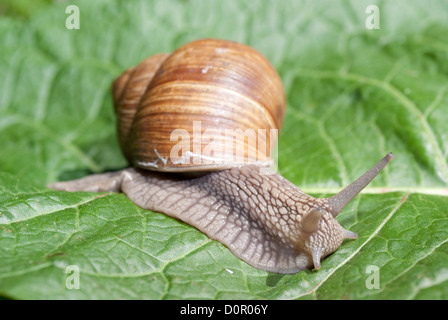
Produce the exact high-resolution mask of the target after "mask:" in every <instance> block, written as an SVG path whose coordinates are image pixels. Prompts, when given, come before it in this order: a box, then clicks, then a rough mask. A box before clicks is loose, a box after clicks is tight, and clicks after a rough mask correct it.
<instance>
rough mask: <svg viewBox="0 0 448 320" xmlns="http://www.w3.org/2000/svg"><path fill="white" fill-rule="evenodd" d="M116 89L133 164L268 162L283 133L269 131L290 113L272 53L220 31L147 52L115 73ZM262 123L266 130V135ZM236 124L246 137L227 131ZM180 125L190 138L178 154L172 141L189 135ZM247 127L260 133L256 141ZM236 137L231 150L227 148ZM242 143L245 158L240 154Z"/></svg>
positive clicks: (184, 166) (186, 166)
mask: <svg viewBox="0 0 448 320" xmlns="http://www.w3.org/2000/svg"><path fill="white" fill-rule="evenodd" d="M113 96H114V104H115V111H116V113H117V118H118V134H119V141H120V146H121V148H122V150H123V153H124V155H125V156H126V158H127V159H128V161H129V162H130V163H131V164H133V165H134V166H137V167H142V168H145V169H150V170H158V171H202V170H205V171H209V170H221V169H225V168H230V167H235V166H240V165H246V164H251V163H256V164H261V165H269V164H270V163H271V160H270V158H269V156H270V153H271V150H272V148H273V146H274V145H275V143H276V138H277V136H273V135H270V134H269V133H271V132H276V131H275V130H279V129H280V128H281V125H282V123H283V118H284V113H285V94H284V90H283V85H282V82H281V79H280V77H279V75H278V74H277V72H276V71H275V69H274V68H273V67H272V65H271V64H270V63H269V61H268V60H267V59H266V58H265V57H264V56H262V55H261V54H260V53H259V52H257V51H256V50H254V49H252V48H250V47H249V46H246V45H244V44H239V43H235V42H231V41H225V40H217V39H203V40H197V41H193V42H190V43H188V44H186V45H184V46H182V47H180V48H178V49H177V50H175V51H174V52H173V53H172V54H159V55H155V56H152V57H150V58H148V59H146V60H144V61H143V62H142V63H140V64H139V65H138V66H136V67H135V68H131V69H129V70H127V71H125V72H124V73H123V74H122V75H121V76H120V77H118V78H117V79H116V80H115V82H114V84H113ZM198 124H199V127H198ZM248 129H249V130H253V131H251V132H249V131H248ZM260 129H261V130H266V131H265V132H266V134H265V135H259V134H258V133H259V132H260V131H259V130H260ZM175 130H176V131H175ZM226 130H230V131H226ZM238 130H239V131H238ZM237 131H238V132H239V133H240V134H241V136H242V139H233V138H231V139H230V138H229V136H226V135H224V133H227V132H232V134H235V132H237ZM174 132H182V134H186V135H185V136H186V137H188V139H189V140H187V139H185V141H186V144H182V147H183V149H182V155H181V156H180V157H179V158H177V161H174V160H173V157H172V155H173V153H172V151H173V147H175V146H179V144H180V142H179V141H181V142H182V143H184V140H183V137H184V136H178V135H175V136H174V138H173V133H174ZM247 132H249V133H255V134H256V136H255V139H256V143H255V144H254V143H250V141H249V140H250V138H249V137H248V136H245V134H246V133H247ZM196 134H198V135H199V136H200V138H199V142H197V141H198V140H197V139H196ZM277 135H278V132H277ZM217 137H218V139H222V140H220V141H218V144H217ZM272 137H274V138H272ZM194 139H196V140H195V141H196V142H195V141H193V140H194ZM211 143H215V146H216V145H218V147H215V148H213V144H211ZM229 143H230V144H231V146H232V147H231V148H230V149H231V153H230V154H229V152H228V149H226V150H223V146H229ZM211 145H212V148H211V149H212V150H210V146H211ZM196 146H199V147H196ZM259 146H264V147H265V149H263V148H261V147H260V148H259ZM207 148H209V149H207ZM185 150H188V152H184V151H185ZM238 150H240V151H238ZM241 150H242V154H243V156H244V157H243V162H238V161H235V159H236V153H238V152H240V153H241ZM260 150H263V151H265V152H261V151H260ZM184 153H185V154H184ZM177 154H179V155H180V154H181V152H178V153H177ZM177 154H176V155H177Z"/></svg>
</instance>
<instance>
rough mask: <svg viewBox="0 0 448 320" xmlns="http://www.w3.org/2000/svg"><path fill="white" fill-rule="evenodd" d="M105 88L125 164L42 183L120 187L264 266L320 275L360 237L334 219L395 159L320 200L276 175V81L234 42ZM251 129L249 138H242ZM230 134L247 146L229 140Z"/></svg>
mask: <svg viewBox="0 0 448 320" xmlns="http://www.w3.org/2000/svg"><path fill="white" fill-rule="evenodd" d="M112 91H113V100H114V106H115V112H116V114H117V119H118V121H117V132H118V140H119V144H120V146H121V149H122V152H123V154H124V156H125V157H126V159H127V160H128V161H129V163H130V164H131V167H130V168H127V169H123V170H120V171H116V172H107V173H100V174H94V175H90V176H87V177H84V178H81V179H78V180H72V181H66V182H56V183H53V184H51V185H49V187H50V188H53V189H58V190H66V191H92V192H107V191H112V192H123V193H125V194H126V195H127V196H128V198H129V199H130V200H131V201H133V202H134V203H135V204H136V205H138V206H139V207H141V208H144V209H150V210H153V211H156V212H162V213H164V214H166V215H169V216H171V217H174V218H177V219H179V220H182V221H184V222H186V223H188V224H190V225H192V226H194V227H196V228H197V229H199V230H200V231H202V232H203V233H205V234H207V235H208V236H209V237H210V238H212V239H215V240H217V241H219V242H221V243H223V244H224V245H225V246H227V247H228V248H229V249H230V251H231V252H232V253H233V254H234V255H236V256H237V257H239V258H240V259H242V260H244V261H245V262H247V263H248V264H250V265H252V266H253V267H255V268H258V269H261V270H265V271H270V272H275V273H296V272H298V271H301V270H304V269H310V268H313V267H314V268H315V269H319V268H320V263H321V260H322V259H323V258H325V257H326V256H328V255H329V254H331V253H333V252H334V251H336V250H337V249H338V248H339V246H340V245H341V244H342V241H343V240H344V239H356V238H357V234H356V233H354V232H351V231H348V230H345V229H343V228H342V227H341V226H340V224H339V223H338V222H337V220H336V216H337V215H338V214H339V213H340V212H341V211H342V209H343V208H344V207H345V206H346V205H347V204H348V203H349V202H350V201H351V200H352V199H353V198H354V197H355V196H356V195H357V194H358V193H359V192H360V191H361V190H362V189H364V188H365V187H366V186H367V185H368V184H369V183H370V181H372V180H373V179H374V178H375V177H376V176H377V175H378V173H379V172H380V171H381V170H382V169H383V168H384V167H385V166H386V164H387V163H388V162H389V161H390V160H392V159H393V155H392V153H389V154H387V155H386V156H385V157H384V158H383V159H381V160H380V161H379V162H378V163H376V164H375V165H374V166H373V167H372V168H371V169H370V170H368V171H367V172H366V173H365V174H363V175H362V176H361V177H360V178H358V179H357V180H356V181H354V182H353V183H352V184H350V185H349V186H348V187H346V188H345V189H343V190H342V191H341V192H339V193H338V194H336V195H334V196H332V197H330V198H325V199H324V198H314V197H312V196H309V195H307V194H305V193H304V192H302V191H301V190H300V189H299V188H298V187H296V186H295V185H294V184H293V183H291V182H289V181H288V180H287V179H285V178H284V177H282V176H280V175H279V174H277V173H276V172H274V171H273V170H271V169H270V168H269V166H270V165H271V164H272V160H271V158H270V154H271V151H272V150H273V149H272V148H273V147H272V146H273V145H275V143H276V138H277V135H278V134H277V135H276V134H272V135H271V134H267V133H268V132H274V133H276V132H277V131H278V130H279V129H280V127H281V125H282V123H283V118H284V114H285V105H286V103H285V94H284V90H283V86H282V82H281V79H280V77H279V75H278V74H277V72H276V70H275V69H274V67H273V66H272V65H271V64H270V63H269V61H268V60H267V59H266V58H265V57H264V56H262V55H261V54H260V53H259V52H257V51H256V50H255V49H253V48H251V47H249V46H247V45H244V44H240V43H236V42H231V41H226V40H217V39H202V40H196V41H193V42H190V43H187V44H185V45H183V46H181V47H179V48H178V49H177V50H175V51H174V52H173V53H172V54H156V55H154V56H151V57H149V58H147V59H146V60H144V61H143V62H141V63H140V64H139V65H138V66H136V67H135V68H131V69H129V70H126V71H125V72H124V73H123V74H122V75H121V76H119V77H118V78H117V79H116V80H115V81H114V82H113V85H112ZM252 129H253V130H257V131H255V132H256V133H257V132H258V134H255V136H256V138H257V139H256V143H253V139H251V137H252V136H253V135H252V136H250V135H249V134H247V132H249V133H251V131H250V130H252ZM232 130H233V131H232ZM235 130H236V131H235ZM223 132H225V133H227V132H231V133H233V136H232V135H226V134H223ZM235 132H239V133H241V132H243V133H244V137H243V138H244V139H238V141H237V140H236V139H232V137H233V138H235ZM260 132H261V133H263V134H260ZM173 133H175V134H174V135H173ZM277 133H278V132H277ZM192 136H193V139H192ZM198 136H199V138H198ZM220 138H221V142H222V144H219V143H218V144H216V142H217V141H218V140H220ZM214 143H215V144H214ZM211 145H212V146H211ZM223 145H225V146H229V145H230V146H233V148H223ZM217 146H218V147H217ZM257 148H260V149H263V150H262V151H263V152H259V150H256V149H257ZM229 150H230V152H228V153H225V152H227V151H229ZM241 150H243V152H241ZM237 154H239V155H240V156H239V157H237V156H236V155H237Z"/></svg>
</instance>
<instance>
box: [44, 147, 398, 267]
mask: <svg viewBox="0 0 448 320" xmlns="http://www.w3.org/2000/svg"><path fill="white" fill-rule="evenodd" d="M392 158H393V156H392V154H388V155H386V157H384V158H383V159H382V160H381V161H380V162H378V163H377V164H376V165H375V166H374V167H373V168H372V169H370V170H369V171H368V172H367V173H365V174H364V175H363V176H361V177H360V178H359V179H358V180H356V181H355V182H354V183H353V184H352V185H350V186H349V187H347V188H345V189H344V190H343V191H341V193H339V194H338V195H336V196H334V197H331V198H328V199H318V198H313V197H311V196H309V195H307V194H305V193H303V192H302V191H301V190H300V189H299V188H297V187H296V186H295V185H294V184H292V183H291V182H289V181H288V180H286V179H285V178H283V177H282V176H280V175H278V174H276V173H273V172H270V171H269V170H267V169H260V168H259V167H257V166H254V165H250V166H244V167H241V168H232V169H227V170H223V171H218V172H212V173H209V174H206V175H204V176H201V177H198V178H192V179H191V178H190V179H188V178H181V177H179V175H174V174H166V173H158V172H152V171H145V170H138V169H134V168H129V169H125V170H121V171H118V172H113V173H104V174H98V175H92V176H88V177H85V178H82V179H79V180H73V181H68V182H59V183H55V184H52V185H50V187H51V188H53V189H59V190H66V191H93V192H105V191H114V192H124V193H125V194H126V195H127V196H128V197H129V199H130V200H131V201H133V202H134V203H135V204H137V205H138V206H140V207H142V208H144V209H150V210H154V211H158V212H163V213H165V214H167V215H169V216H172V217H174V218H177V219H180V220H182V221H184V222H186V223H188V224H190V225H192V226H195V227H196V228H197V229H199V230H200V231H202V232H204V233H205V234H207V235H208V236H209V237H210V238H212V239H216V240H218V241H219V242H221V243H223V244H224V245H226V246H227V247H228V248H229V249H230V251H232V253H233V254H235V255H236V256H237V257H239V258H241V259H242V260H244V261H246V262H247V263H249V264H250V265H252V266H254V267H256V268H259V269H262V270H266V271H271V272H277V273H295V272H298V271H300V270H304V269H307V268H311V267H313V266H314V268H316V269H319V268H320V260H321V259H322V258H324V257H326V256H327V255H329V254H331V253H332V252H334V251H336V249H337V248H338V247H339V246H340V245H341V243H342V241H343V239H345V238H350V239H356V238H357V235H356V234H355V233H353V232H350V231H347V230H345V229H343V228H342V227H341V226H340V225H339V223H338V222H337V221H336V219H335V216H336V215H337V214H338V213H339V212H340V211H339V210H342V208H343V207H344V206H345V205H346V204H347V203H348V202H349V201H350V200H351V199H352V198H353V197H354V196H355V195H356V194H357V193H358V192H359V190H358V189H359V188H361V189H362V188H364V187H365V185H367V184H368V183H369V182H370V181H371V180H372V179H373V178H374V177H375V176H376V175H377V174H378V172H380V171H381V169H382V168H384V166H385V165H386V164H387V163H388V162H389V161H390V160H391V159H392ZM353 186H355V187H356V188H355V187H353ZM335 208H336V209H335ZM335 210H336V211H335ZM337 211H338V212H337Z"/></svg>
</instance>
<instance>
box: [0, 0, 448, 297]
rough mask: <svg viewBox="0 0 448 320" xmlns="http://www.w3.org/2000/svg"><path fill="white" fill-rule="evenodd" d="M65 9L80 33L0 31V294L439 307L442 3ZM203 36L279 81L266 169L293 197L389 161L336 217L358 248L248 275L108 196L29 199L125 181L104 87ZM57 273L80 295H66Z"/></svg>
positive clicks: (444, 176) (38, 24) (444, 217)
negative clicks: (371, 16)
mask: <svg viewBox="0 0 448 320" xmlns="http://www.w3.org/2000/svg"><path fill="white" fill-rule="evenodd" d="M372 2H373V3H372ZM370 4H376V5H377V6H378V7H379V9H380V13H381V14H380V17H381V20H380V21H381V24H380V29H377V30H375V29H374V30H369V29H367V28H366V27H365V19H366V17H367V16H368V14H366V13H365V9H366V7H367V6H368V5H370ZM77 5H78V7H79V9H80V18H81V28H80V29H79V30H68V29H66V27H65V19H66V18H67V16H68V14H66V13H65V8H66V6H67V4H65V3H60V4H52V5H49V6H48V7H47V9H45V10H40V11H36V12H30V13H28V14H27V15H29V16H30V18H29V20H26V21H25V20H21V19H18V18H8V17H0V51H1V52H2V55H1V56H0V136H1V139H0V295H3V296H4V297H9V298H14V299H63V298H72V299H189V298H192V299H193V298H194V299H196V298H204V299H238V298H240V299H447V298H448V268H447V266H446V261H448V244H447V242H448V213H447V212H448V196H447V195H448V136H447V132H448V130H447V129H448V126H447V123H448V86H447V83H448V82H447V78H448V43H447V41H446V34H448V19H447V18H448V17H447V14H446V10H445V4H444V2H443V1H442V0H440V1H436V0H433V1H431V2H430V4H427V3H425V4H423V3H420V2H419V1H416V0H415V1H394V2H386V1H355V0H352V1H328V3H325V2H319V3H317V2H309V1H294V0H290V1H277V2H276V3H275V4H274V3H272V2H268V1H255V2H254V1H251V2H247V1H242V0H232V1H219V2H218V1H205V0H190V1H174V0H170V1H144V0H136V1H126V2H124V1H118V0H114V1H105V0H98V1H87V0H83V1H77ZM203 37H217V38H226V39H230V40H235V41H239V42H244V43H246V44H249V45H251V46H253V47H254V48H256V49H258V50H259V51H261V52H262V53H263V54H264V55H265V56H266V57H267V58H268V59H269V60H270V61H272V63H273V64H274V66H275V67H276V68H277V70H278V71H279V73H280V75H281V77H282V79H283V81H284V85H285V91H286V95H287V101H288V106H287V116H286V118H285V123H284V126H283V129H282V131H281V134H280V139H279V144H278V153H279V156H278V163H279V170H280V173H281V174H282V175H283V176H285V177H286V178H288V179H289V180H291V181H292V182H293V183H295V184H296V185H297V186H299V187H300V188H302V189H303V190H304V191H305V192H307V193H312V194H313V195H316V196H328V195H330V194H334V193H335V192H338V191H339V190H340V189H341V188H342V187H343V186H345V185H347V184H348V183H350V182H351V181H352V180H354V179H355V178H357V177H358V176H359V175H361V174H362V173H363V172H364V171H366V170H367V169H368V168H370V166H371V165H373V164H374V163H375V162H376V161H377V160H379V159H380V158H381V157H382V156H383V155H384V154H386V153H387V152H390V151H391V152H393V153H394V154H395V160H394V161H393V162H391V163H390V164H389V165H388V167H387V168H386V169H385V170H384V172H382V173H381V174H380V176H379V177H378V178H377V179H375V180H374V181H373V183H372V184H371V185H370V186H369V188H368V189H367V190H366V191H365V192H364V193H363V194H361V195H359V196H357V197H356V198H355V199H354V200H353V201H352V203H350V205H349V206H348V207H347V208H346V209H344V211H343V213H341V215H339V216H338V220H339V222H340V223H341V225H342V226H343V227H344V228H346V229H349V230H352V231H354V232H356V233H358V235H359V238H358V239H357V240H346V241H344V243H343V245H342V246H341V247H340V248H339V249H338V250H337V251H336V252H335V253H334V254H332V255H331V256H329V257H328V258H326V259H325V260H323V262H322V267H321V269H320V270H319V271H311V270H306V271H302V272H299V273H297V274H294V275H279V274H273V273H267V272H263V271H260V270H257V269H254V268H252V267H250V266H248V265H247V264H246V263H244V262H242V261H240V260H239V259H237V258H236V257H235V256H233V255H232V254H231V253H230V251H229V250H228V249H227V248H226V247H225V246H223V245H221V244H220V243H218V242H216V241H212V240H210V239H209V238H208V237H207V236H205V235H204V234H202V233H200V232H198V231H197V230H196V229H195V228H193V227H190V226H188V225H186V224H184V223H182V222H180V221H177V220H175V219H172V218H169V217H167V216H165V215H163V214H160V213H156V212H151V211H148V210H142V209H140V208H138V207H137V206H135V205H134V204H133V203H132V202H131V201H129V200H128V199H127V198H126V196H124V195H123V194H113V193H110V194H109V193H106V194H95V193H82V192H77V193H66V192H57V191H52V190H49V189H47V188H45V186H46V185H47V184H48V183H50V182H53V181H58V180H67V179H73V178H77V177H81V176H85V175H87V174H89V173H92V172H103V171H107V170H113V169H118V168H123V167H125V166H126V162H125V160H124V158H123V156H122V155H121V153H120V150H119V147H118V143H117V140H116V137H115V119H114V115H113V110H112V100H111V95H110V84H111V82H112V81H113V79H114V78H115V77H117V76H118V75H119V74H120V73H121V72H122V71H124V70H125V69H127V68H128V67H130V66H133V65H135V64H137V63H138V62H139V61H141V60H143V59H144V58H145V57H147V56H149V55H151V54H154V53H158V52H171V51H172V50H174V49H175V48H176V47H178V46H179V45H181V44H184V43H186V42H188V41H191V40H194V39H197V38H203ZM73 266H74V267H75V269H77V270H78V271H79V284H80V287H79V289H76V288H71V286H70V285H71V283H72V282H70V281H72V279H73V277H74V276H75V273H76V271H73V269H72V267H73ZM375 270H376V271H375ZM375 272H376V273H375ZM375 276H378V278H377V279H375V278H374V277H375ZM376 283H378V284H379V288H375V287H372V285H373V284H376Z"/></svg>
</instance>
